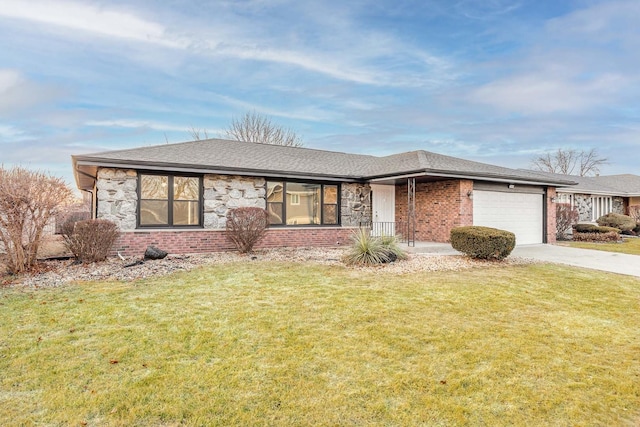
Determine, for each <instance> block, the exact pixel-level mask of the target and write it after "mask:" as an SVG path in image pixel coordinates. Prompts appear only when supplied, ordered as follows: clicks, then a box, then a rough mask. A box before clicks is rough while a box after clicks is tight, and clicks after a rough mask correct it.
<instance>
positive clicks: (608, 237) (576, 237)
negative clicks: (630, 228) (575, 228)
mask: <svg viewBox="0 0 640 427" xmlns="http://www.w3.org/2000/svg"><path fill="white" fill-rule="evenodd" d="M600 228H602V227H600ZM618 240H620V234H619V233H618V232H617V231H607V232H605V233H598V232H595V233H573V241H574V242H617V241H618Z"/></svg>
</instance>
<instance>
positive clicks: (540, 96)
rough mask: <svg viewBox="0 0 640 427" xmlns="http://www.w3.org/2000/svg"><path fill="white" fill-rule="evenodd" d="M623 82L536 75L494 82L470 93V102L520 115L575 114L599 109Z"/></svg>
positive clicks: (611, 77)
mask: <svg viewBox="0 0 640 427" xmlns="http://www.w3.org/2000/svg"><path fill="white" fill-rule="evenodd" d="M624 82H625V79H624V78H623V77H622V76H616V75H602V76H599V77H597V78H593V79H591V80H588V81H586V82H580V81H577V80H575V79H569V78H564V79H563V78H561V77H558V76H552V75H548V74H546V73H545V72H540V73H537V74H528V75H520V76H514V77H508V78H505V79H501V80H496V81H494V82H491V83H489V84H486V85H484V86H481V87H479V88H478V89H476V90H475V91H473V92H472V94H471V96H470V99H471V100H472V101H475V102H477V103H481V104H486V105H491V106H493V107H496V108H498V109H501V110H504V111H507V112H515V113H521V114H548V113H557V112H568V113H578V112H581V111H585V110H589V109H591V108H593V107H596V106H599V105H602V104H603V103H604V102H606V100H607V99H609V98H611V97H612V95H614V94H615V93H617V92H618V91H620V90H622V89H624Z"/></svg>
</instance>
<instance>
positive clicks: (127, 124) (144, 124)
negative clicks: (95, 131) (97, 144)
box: [85, 119, 190, 132]
mask: <svg viewBox="0 0 640 427" xmlns="http://www.w3.org/2000/svg"><path fill="white" fill-rule="evenodd" d="M85 125H86V126H95V127H118V128H128V129H153V130H159V131H182V132H186V131H188V130H189V128H190V127H189V126H180V125H171V124H166V123H159V122H154V121H151V120H130V119H115V120H89V121H87V122H86V123H85Z"/></svg>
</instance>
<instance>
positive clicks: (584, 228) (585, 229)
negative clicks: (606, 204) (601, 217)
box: [573, 224, 620, 234]
mask: <svg viewBox="0 0 640 427" xmlns="http://www.w3.org/2000/svg"><path fill="white" fill-rule="evenodd" d="M573 230H574V231H575V232H576V233H602V234H604V233H610V232H612V231H615V232H616V233H619V232H620V229H618V228H614V227H606V226H604V225H603V226H597V225H595V224H575V225H574V226H573Z"/></svg>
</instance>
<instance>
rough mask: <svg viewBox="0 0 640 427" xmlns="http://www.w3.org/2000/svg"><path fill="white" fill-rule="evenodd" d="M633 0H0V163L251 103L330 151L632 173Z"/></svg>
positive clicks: (67, 167) (161, 137)
mask: <svg viewBox="0 0 640 427" xmlns="http://www.w3.org/2000/svg"><path fill="white" fill-rule="evenodd" d="M638 22H640V2H639V1H637V0H630V1H627V0H621V1H616V0H607V1H596V0H576V1H571V0H562V1H558V0H552V1H547V0H529V1H524V0H523V1H507V0H477V1H476V0H460V1H454V0H422V1H408V0H391V1H385V0H377V1H358V0H354V1H332V0H330V1H321V2H320V1H300V0H292V1H289V0H273V1H268V0H246V1H241V0H239V1H215V0H193V1H191V0H171V1H163V2H156V1H151V0H138V1H128V2H122V1H117V0H115V1H93V0H69V1H57V0H55V1H54V0H29V1H25V0H2V6H1V7H0V45H1V46H2V49H0V163H3V164H4V165H5V166H7V165H13V164H21V165H23V166H27V167H30V168H34V169H41V170H46V171H49V172H51V173H53V174H55V175H59V176H63V177H65V178H66V179H67V180H68V182H69V183H72V172H71V160H70V156H71V154H82V153H89V152H97V151H103V150H111V149H121V148H130V147H137V146H143V145H152V144H162V143H165V142H166V141H169V142H180V141H185V140H189V139H190V136H189V133H188V129H189V128H191V127H196V128H206V129H208V131H209V134H210V135H217V134H218V133H220V132H221V131H222V129H224V128H225V127H226V126H227V125H228V124H229V122H230V121H231V119H232V117H234V116H240V115H242V114H243V113H244V112H246V111H248V110H255V111H257V112H258V113H263V114H266V115H269V116H271V118H272V120H273V121H274V122H276V123H278V124H281V125H283V126H285V127H290V128H292V129H294V130H295V131H297V132H298V133H299V134H301V135H302V136H303V139H304V141H305V145H306V146H307V147H312V148H320V149H327V150H337V151H348V152H356V153H368V154H374V155H385V154H392V153H397V152H401V151H408V150H415V149H424V150H429V151H434V152H438V153H442V154H448V155H453V156H458V157H463V158H468V159H473V160H478V161H483V162H488V163H494V164H499V165H503V166H509V167H529V166H530V161H531V159H532V158H533V157H534V156H536V155H539V154H541V153H544V152H545V151H549V150H555V149H557V148H575V149H590V148H597V149H598V151H599V152H600V154H602V155H604V156H606V157H608V158H609V159H610V162H611V163H610V164H609V165H607V166H605V167H604V168H603V169H602V173H603V174H613V173H640V171H639V170H638V166H637V165H638V160H637V159H638V157H639V155H640V120H639V119H640V110H639V107H640V105H639V104H638V100H639V99H640V73H639V72H638V70H640V54H639V53H638V52H640V25H638Z"/></svg>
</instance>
